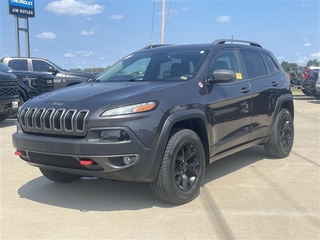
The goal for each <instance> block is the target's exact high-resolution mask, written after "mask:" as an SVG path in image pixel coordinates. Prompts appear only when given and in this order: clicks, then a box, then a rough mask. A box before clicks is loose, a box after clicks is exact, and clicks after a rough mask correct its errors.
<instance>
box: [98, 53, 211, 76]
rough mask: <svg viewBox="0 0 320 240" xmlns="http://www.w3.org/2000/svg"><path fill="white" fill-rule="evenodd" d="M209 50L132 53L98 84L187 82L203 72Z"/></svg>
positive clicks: (111, 69)
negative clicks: (106, 82)
mask: <svg viewBox="0 0 320 240" xmlns="http://www.w3.org/2000/svg"><path fill="white" fill-rule="evenodd" d="M207 55H208V50H201V49H195V50H190V49H170V50H169V49H164V48H163V49H159V48H158V49H153V50H150V51H141V52H137V53H134V54H130V55H128V56H126V57H124V58H123V59H121V60H120V61H119V62H117V63H116V64H115V65H113V66H112V67H110V68H109V69H108V70H106V71H105V72H103V73H102V74H101V75H99V76H98V77H97V79H95V81H185V80H188V79H191V78H193V77H194V76H195V75H196V74H197V73H198V71H199V69H200V67H201V65H202V64H203V62H204V60H205V58H206V57H207Z"/></svg>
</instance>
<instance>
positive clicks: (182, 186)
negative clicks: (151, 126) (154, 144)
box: [151, 129, 205, 204]
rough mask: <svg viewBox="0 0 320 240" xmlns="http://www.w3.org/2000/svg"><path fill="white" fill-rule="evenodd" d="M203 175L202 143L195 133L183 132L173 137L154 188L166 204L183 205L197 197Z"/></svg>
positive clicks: (203, 157)
mask: <svg viewBox="0 0 320 240" xmlns="http://www.w3.org/2000/svg"><path fill="white" fill-rule="evenodd" d="M204 172H205V154H204V149H203V145H202V142H201V140H200V138H199V136H198V135H197V134H196V133H195V132H193V131H191V130H189V129H183V130H180V131H178V132H176V133H175V134H173V135H172V136H171V137H170V139H169V142H168V144H167V147H166V149H165V152H164V155H163V159H162V163H161V166H160V170H159V173H158V176H157V178H156V179H155V180H154V181H153V182H151V189H152V191H153V193H154V194H155V195H156V196H157V197H158V198H160V199H162V200H163V201H166V202H169V203H173V204H184V203H187V202H189V201H191V200H193V199H194V198H196V197H197V196H198V194H199V192H200V186H201V183H202V180H203V176H204Z"/></svg>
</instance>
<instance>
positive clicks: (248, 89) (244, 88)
mask: <svg viewBox="0 0 320 240" xmlns="http://www.w3.org/2000/svg"><path fill="white" fill-rule="evenodd" d="M240 92H241V93H247V92H250V88H248V87H243V88H241V90H240Z"/></svg>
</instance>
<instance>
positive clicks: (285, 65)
mask: <svg viewBox="0 0 320 240" xmlns="http://www.w3.org/2000/svg"><path fill="white" fill-rule="evenodd" d="M281 67H282V68H283V69H284V71H285V72H290V68H298V64H297V63H288V62H286V61H283V62H282V63H281Z"/></svg>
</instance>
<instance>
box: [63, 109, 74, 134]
mask: <svg viewBox="0 0 320 240" xmlns="http://www.w3.org/2000/svg"><path fill="white" fill-rule="evenodd" d="M76 112H77V110H76V109H70V110H68V111H67V112H66V115H65V116H64V130H65V132H73V120H74V116H75V114H76Z"/></svg>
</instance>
